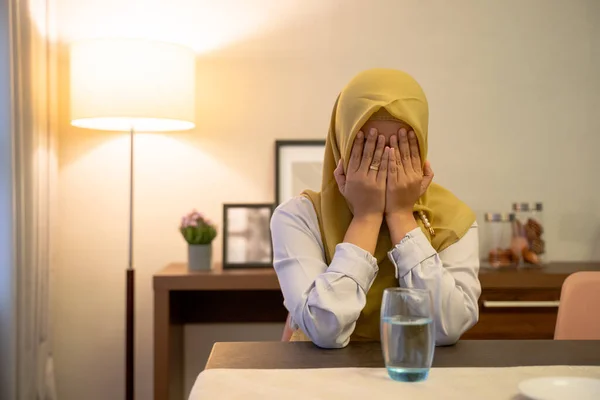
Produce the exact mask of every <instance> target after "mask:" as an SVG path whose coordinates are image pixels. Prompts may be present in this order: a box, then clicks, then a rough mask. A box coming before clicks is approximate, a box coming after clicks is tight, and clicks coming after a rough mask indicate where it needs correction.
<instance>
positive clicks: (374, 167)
mask: <svg viewBox="0 0 600 400" xmlns="http://www.w3.org/2000/svg"><path fill="white" fill-rule="evenodd" d="M369 169H372V170H373V171H379V167H378V166H377V165H369Z"/></svg>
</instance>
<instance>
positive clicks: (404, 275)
mask: <svg viewBox="0 0 600 400" xmlns="http://www.w3.org/2000/svg"><path fill="white" fill-rule="evenodd" d="M388 256H389V258H390V260H391V261H392V263H393V264H394V265H395V267H396V274H397V275H396V277H397V278H398V279H399V284H400V286H401V287H406V288H418V289H429V290H430V291H431V293H432V295H433V304H434V324H435V341H436V345H450V344H454V343H456V342H457V341H458V339H460V336H461V335H462V334H463V333H464V332H465V331H467V330H468V329H469V328H471V327H472V326H473V325H475V323H477V320H478V318H479V307H478V304H477V301H478V299H479V295H480V294H481V285H480V283H479V278H478V273H479V243H478V235H477V223H474V224H473V225H472V226H471V228H470V229H469V230H468V232H467V233H466V234H465V236H463V237H462V238H461V239H460V240H459V241H458V242H456V243H454V244H452V245H451V246H449V247H448V248H446V249H444V250H442V251H441V252H439V253H437V252H436V251H435V249H434V248H433V247H432V246H431V244H430V243H429V240H427V237H426V236H425V234H424V233H423V232H422V231H421V229H419V228H417V229H414V230H412V231H411V232H409V233H408V234H407V235H406V236H405V237H404V238H403V239H402V240H401V241H400V243H398V244H397V245H396V246H395V247H394V248H393V249H392V250H391V251H390V252H389V253H388Z"/></svg>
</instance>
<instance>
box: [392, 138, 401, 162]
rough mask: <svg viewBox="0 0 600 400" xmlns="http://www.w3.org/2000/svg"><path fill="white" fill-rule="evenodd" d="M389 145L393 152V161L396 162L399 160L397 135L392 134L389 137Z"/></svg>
mask: <svg viewBox="0 0 600 400" xmlns="http://www.w3.org/2000/svg"><path fill="white" fill-rule="evenodd" d="M390 147H391V148H392V152H393V153H394V161H395V162H396V163H399V162H400V148H399V147H398V136H396V135H392V136H391V137H390Z"/></svg>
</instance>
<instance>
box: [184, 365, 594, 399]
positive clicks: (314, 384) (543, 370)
mask: <svg viewBox="0 0 600 400" xmlns="http://www.w3.org/2000/svg"><path fill="white" fill-rule="evenodd" d="M548 376H581V377H591V378H600V367H596V366H545V367H511V368H432V370H431V372H430V374H429V378H428V379H427V380H426V381H424V382H419V383H404V382H395V381H392V380H391V379H390V378H389V377H388V376H387V372H386V371H385V369H382V368H325V369H285V370H283V369H210V370H205V371H203V372H202V373H200V375H198V378H197V379H196V383H195V384H194V387H193V389H192V392H191V393H190V397H189V400H204V399H210V400H215V399H219V400H220V399H244V400H253V399H256V400H259V399H260V400H262V399H281V400H292V399H298V400H307V399H323V400H329V399H360V400H380V399H394V400H417V399H418V400H468V399H473V400H475V399H477V400H481V399H485V400H496V399H497V400H521V399H524V397H520V396H519V390H518V384H519V382H521V381H523V380H525V379H529V378H537V377H548ZM598 398H599V399H600V394H599V395H598ZM573 400H576V399H573Z"/></svg>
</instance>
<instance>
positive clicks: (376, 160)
mask: <svg viewBox="0 0 600 400" xmlns="http://www.w3.org/2000/svg"><path fill="white" fill-rule="evenodd" d="M384 148H385V136H383V135H379V136H378V137H377V144H376V145H375V153H374V154H373V161H371V166H370V167H369V175H371V174H375V175H377V172H378V170H379V169H381V168H380V165H381V157H382V156H383V150H384ZM371 167H373V168H371Z"/></svg>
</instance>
